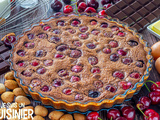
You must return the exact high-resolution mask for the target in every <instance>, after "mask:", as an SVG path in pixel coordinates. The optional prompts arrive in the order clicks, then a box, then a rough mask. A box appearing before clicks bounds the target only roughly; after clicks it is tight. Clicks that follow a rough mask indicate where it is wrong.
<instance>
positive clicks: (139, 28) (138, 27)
mask: <svg viewBox="0 0 160 120" xmlns="http://www.w3.org/2000/svg"><path fill="white" fill-rule="evenodd" d="M131 27H134V28H136V29H137V30H141V29H142V27H141V26H139V25H138V24H134V25H133V26H131Z"/></svg>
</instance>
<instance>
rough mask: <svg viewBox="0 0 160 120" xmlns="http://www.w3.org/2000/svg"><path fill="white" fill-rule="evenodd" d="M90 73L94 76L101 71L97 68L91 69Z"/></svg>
mask: <svg viewBox="0 0 160 120" xmlns="http://www.w3.org/2000/svg"><path fill="white" fill-rule="evenodd" d="M91 72H92V73H95V74H96V73H100V72H101V70H100V69H99V67H93V68H92V69H91Z"/></svg>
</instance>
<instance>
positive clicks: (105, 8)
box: [103, 3, 112, 10]
mask: <svg viewBox="0 0 160 120" xmlns="http://www.w3.org/2000/svg"><path fill="white" fill-rule="evenodd" d="M111 6H112V4H110V3H108V4H105V5H104V6H103V9H104V10H107V9H108V8H109V7H111Z"/></svg>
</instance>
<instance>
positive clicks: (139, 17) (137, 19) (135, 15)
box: [131, 12, 142, 22]
mask: <svg viewBox="0 0 160 120" xmlns="http://www.w3.org/2000/svg"><path fill="white" fill-rule="evenodd" d="M131 18H132V19H133V20H135V21H136V22H137V21H139V20H140V19H142V17H141V15H140V14H138V13H137V12H135V13H134V14H132V15H131Z"/></svg>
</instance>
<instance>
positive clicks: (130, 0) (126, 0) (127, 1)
mask: <svg viewBox="0 0 160 120" xmlns="http://www.w3.org/2000/svg"><path fill="white" fill-rule="evenodd" d="M124 1H125V2H126V3H127V4H130V3H132V2H134V0H124Z"/></svg>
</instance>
